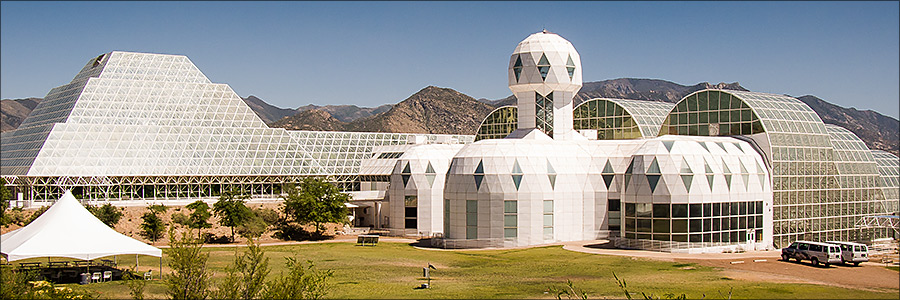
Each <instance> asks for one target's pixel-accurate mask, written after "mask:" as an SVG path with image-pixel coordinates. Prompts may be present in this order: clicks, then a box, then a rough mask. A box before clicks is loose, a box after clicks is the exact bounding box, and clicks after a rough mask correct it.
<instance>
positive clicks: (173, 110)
mask: <svg viewBox="0 0 900 300" xmlns="http://www.w3.org/2000/svg"><path fill="white" fill-rule="evenodd" d="M409 135H411V134H395V133H356V132H303V131H300V132H291V131H287V130H284V129H281V128H269V127H268V126H267V125H266V124H265V123H264V122H263V121H262V120H261V119H260V118H259V117H258V116H257V115H256V114H255V113H254V112H253V111H252V110H251V109H250V107H249V106H247V105H246V104H245V103H244V102H243V100H242V99H241V98H240V97H239V96H238V95H237V94H236V93H235V92H234V91H233V90H232V89H231V88H230V87H229V86H228V85H226V84H216V83H211V82H210V81H209V79H207V78H206V76H204V75H203V73H201V72H200V70H199V69H197V67H196V66H194V65H193V64H192V63H191V62H190V60H188V58H187V57H185V56H181V55H163V54H148V53H131V52H118V51H115V52H111V53H107V54H103V55H100V56H98V57H96V58H93V59H91V60H90V61H88V63H87V64H86V65H85V66H84V68H82V70H81V72H79V73H78V75H76V76H75V78H74V79H73V80H72V82H70V83H69V84H66V85H63V86H60V87H57V88H54V89H52V90H51V91H50V92H49V93H48V94H47V96H46V97H45V100H43V101H41V103H40V104H38V106H37V107H36V108H35V109H34V111H33V112H32V113H31V115H29V116H28V118H26V119H25V120H24V121H23V123H22V125H21V126H20V127H19V129H18V130H15V131H12V132H9V133H4V134H3V135H2V146H3V152H2V157H0V159H2V167H0V174H3V175H25V176H168V175H335V174H353V173H354V172H355V171H358V168H359V160H360V159H362V158H363V157H364V156H365V155H367V154H370V153H371V152H370V151H371V148H372V147H374V146H378V145H388V144H405V143H407V140H408V137H409ZM429 139H430V140H436V139H439V136H438V135H429ZM440 139H442V140H444V141H446V142H454V143H467V142H471V141H472V140H473V139H474V137H472V136H462V135H447V136H444V137H442V138H440Z"/></svg>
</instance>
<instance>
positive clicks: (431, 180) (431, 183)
mask: <svg viewBox="0 0 900 300" xmlns="http://www.w3.org/2000/svg"><path fill="white" fill-rule="evenodd" d="M434 177H435V175H434V174H425V178H427V179H428V186H431V187H433V186H434Z"/></svg>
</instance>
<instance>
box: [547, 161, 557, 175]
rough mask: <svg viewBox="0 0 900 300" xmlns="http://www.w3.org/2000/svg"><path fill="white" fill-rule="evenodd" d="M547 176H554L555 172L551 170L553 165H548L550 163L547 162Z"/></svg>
mask: <svg viewBox="0 0 900 300" xmlns="http://www.w3.org/2000/svg"><path fill="white" fill-rule="evenodd" d="M547 174H556V170H554V169H553V165H551V164H550V161H549V160H548V161H547Z"/></svg>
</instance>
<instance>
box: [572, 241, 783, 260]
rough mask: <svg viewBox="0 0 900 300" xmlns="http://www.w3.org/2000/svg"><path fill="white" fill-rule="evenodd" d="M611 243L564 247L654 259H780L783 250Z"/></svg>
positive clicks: (597, 242)
mask: <svg viewBox="0 0 900 300" xmlns="http://www.w3.org/2000/svg"><path fill="white" fill-rule="evenodd" d="M607 243H609V241H607V240H594V241H577V242H566V243H563V249H566V250H569V251H575V252H581V253H591V254H603V255H618V256H628V257H641V258H648V259H653V260H662V261H675V260H676V259H723V260H726V259H730V260H748V259H766V260H771V259H779V258H780V257H781V250H775V251H750V252H744V253H696V254H691V253H668V252H657V251H650V250H628V249H615V248H612V247H608V246H609V245H604V244H607Z"/></svg>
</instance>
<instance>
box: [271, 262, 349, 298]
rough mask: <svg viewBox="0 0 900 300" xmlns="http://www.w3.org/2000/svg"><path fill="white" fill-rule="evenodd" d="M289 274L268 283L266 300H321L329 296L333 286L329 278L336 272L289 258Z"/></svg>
mask: <svg viewBox="0 0 900 300" xmlns="http://www.w3.org/2000/svg"><path fill="white" fill-rule="evenodd" d="M286 265H287V269H288V274H287V275H285V274H283V273H282V274H281V275H279V276H278V277H277V278H275V279H274V280H271V281H269V282H266V289H265V291H264V292H263V293H262V294H263V296H262V298H264V299H321V298H323V297H325V296H326V295H327V294H328V290H329V289H330V288H331V286H330V285H329V284H328V278H329V277H332V276H334V271H332V270H325V271H319V270H316V268H315V265H314V264H313V263H312V261H307V263H306V264H303V263H301V262H298V261H297V260H296V259H295V258H293V257H288V258H287V263H286Z"/></svg>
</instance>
